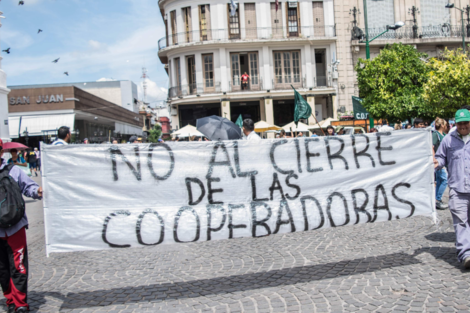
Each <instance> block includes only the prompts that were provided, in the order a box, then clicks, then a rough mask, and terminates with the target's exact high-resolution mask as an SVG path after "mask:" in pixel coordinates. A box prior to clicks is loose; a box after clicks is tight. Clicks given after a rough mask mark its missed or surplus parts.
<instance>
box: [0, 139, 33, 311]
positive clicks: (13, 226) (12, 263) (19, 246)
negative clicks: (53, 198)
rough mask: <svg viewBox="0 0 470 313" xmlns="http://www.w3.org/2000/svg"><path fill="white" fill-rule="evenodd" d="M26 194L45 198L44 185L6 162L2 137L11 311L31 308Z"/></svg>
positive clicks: (0, 207) (1, 259)
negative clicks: (29, 298)
mask: <svg viewBox="0 0 470 313" xmlns="http://www.w3.org/2000/svg"><path fill="white" fill-rule="evenodd" d="M23 195H25V196H26V197H30V198H33V199H42V188H41V187H39V186H38V184H36V183H35V182H34V181H33V180H32V179H31V178H29V177H28V175H27V174H26V173H25V172H23V171H22V170H21V169H20V168H19V167H18V166H16V165H15V164H7V162H6V160H5V159H3V141H2V140H1V139H0V285H1V287H2V290H3V295H4V296H5V298H6V299H7V306H8V311H7V312H8V313H13V312H20V313H24V312H27V311H29V305H28V302H27V300H28V299H27V293H28V274H29V272H28V248H27V245H26V228H28V218H27V217H26V211H25V201H24V199H23Z"/></svg>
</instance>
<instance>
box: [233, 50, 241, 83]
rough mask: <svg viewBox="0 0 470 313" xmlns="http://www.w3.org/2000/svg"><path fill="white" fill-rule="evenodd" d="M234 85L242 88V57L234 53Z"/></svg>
mask: <svg viewBox="0 0 470 313" xmlns="http://www.w3.org/2000/svg"><path fill="white" fill-rule="evenodd" d="M232 85H233V86H240V55H239V54H238V53H232Z"/></svg>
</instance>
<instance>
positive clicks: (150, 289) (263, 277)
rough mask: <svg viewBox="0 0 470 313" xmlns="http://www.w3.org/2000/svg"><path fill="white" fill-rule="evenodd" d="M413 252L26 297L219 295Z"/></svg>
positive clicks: (91, 301)
mask: <svg viewBox="0 0 470 313" xmlns="http://www.w3.org/2000/svg"><path fill="white" fill-rule="evenodd" d="M416 255H417V254H416V253H415V254H414V255H409V254H406V253H393V254H387V255H381V256H376V257H367V258H360V259H354V260H346V261H340V262H331V263H325V264H315V265H307V266H299V267H293V268H284V269H280V270H272V271H267V272H257V273H247V274H242V275H233V276H226V277H216V278H210V279H201V280H192V281H187V282H175V283H161V284H153V285H143V286H135V287H125V288H111V289H103V290H96V291H84V292H76V293H75V292H72V293H68V294H67V295H66V296H64V295H63V294H60V293H57V292H37V291H31V292H30V293H29V295H28V296H29V298H30V299H31V300H32V301H33V302H36V303H32V305H33V307H32V309H37V308H35V307H34V306H38V305H39V306H40V305H41V304H43V303H45V299H44V298H45V297H53V298H57V300H59V302H61V301H63V303H62V306H61V308H60V310H61V311H62V310H66V309H78V308H88V307H95V306H108V305H120V304H130V303H139V302H161V301H166V300H177V299H184V298H195V297H200V296H206V295H219V294H226V293H232V292H238V291H250V290H257V289H262V288H267V287H277V286H283V285H294V284H299V283H307V282H312V281H321V280H323V279H330V278H335V277H341V276H351V275H358V274H363V273H369V272H375V271H380V270H384V269H389V268H393V267H402V266H405V265H412V264H419V263H421V262H420V260H418V259H416V258H415V256H416Z"/></svg>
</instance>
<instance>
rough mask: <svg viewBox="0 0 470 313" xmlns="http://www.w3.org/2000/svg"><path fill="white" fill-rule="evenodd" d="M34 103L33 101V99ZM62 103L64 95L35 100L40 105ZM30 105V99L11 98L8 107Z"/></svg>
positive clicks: (42, 96) (47, 96)
mask: <svg viewBox="0 0 470 313" xmlns="http://www.w3.org/2000/svg"><path fill="white" fill-rule="evenodd" d="M33 101H34V99H33ZM61 102H64V95H63V94H62V95H40V96H38V98H37V99H36V103H37V104H41V103H61ZM24 104H31V100H30V97H11V98H10V105H24Z"/></svg>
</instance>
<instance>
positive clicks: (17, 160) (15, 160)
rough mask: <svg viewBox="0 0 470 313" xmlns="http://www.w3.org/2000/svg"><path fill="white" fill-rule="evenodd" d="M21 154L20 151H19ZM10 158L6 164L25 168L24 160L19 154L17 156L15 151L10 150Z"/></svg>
mask: <svg viewBox="0 0 470 313" xmlns="http://www.w3.org/2000/svg"><path fill="white" fill-rule="evenodd" d="M20 152H21V151H20ZM10 154H11V158H9V159H8V162H7V163H8V164H14V165H17V166H22V167H27V166H28V165H27V164H26V161H25V159H24V158H23V157H22V156H21V153H20V154H18V151H17V150H16V149H11V150H10Z"/></svg>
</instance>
